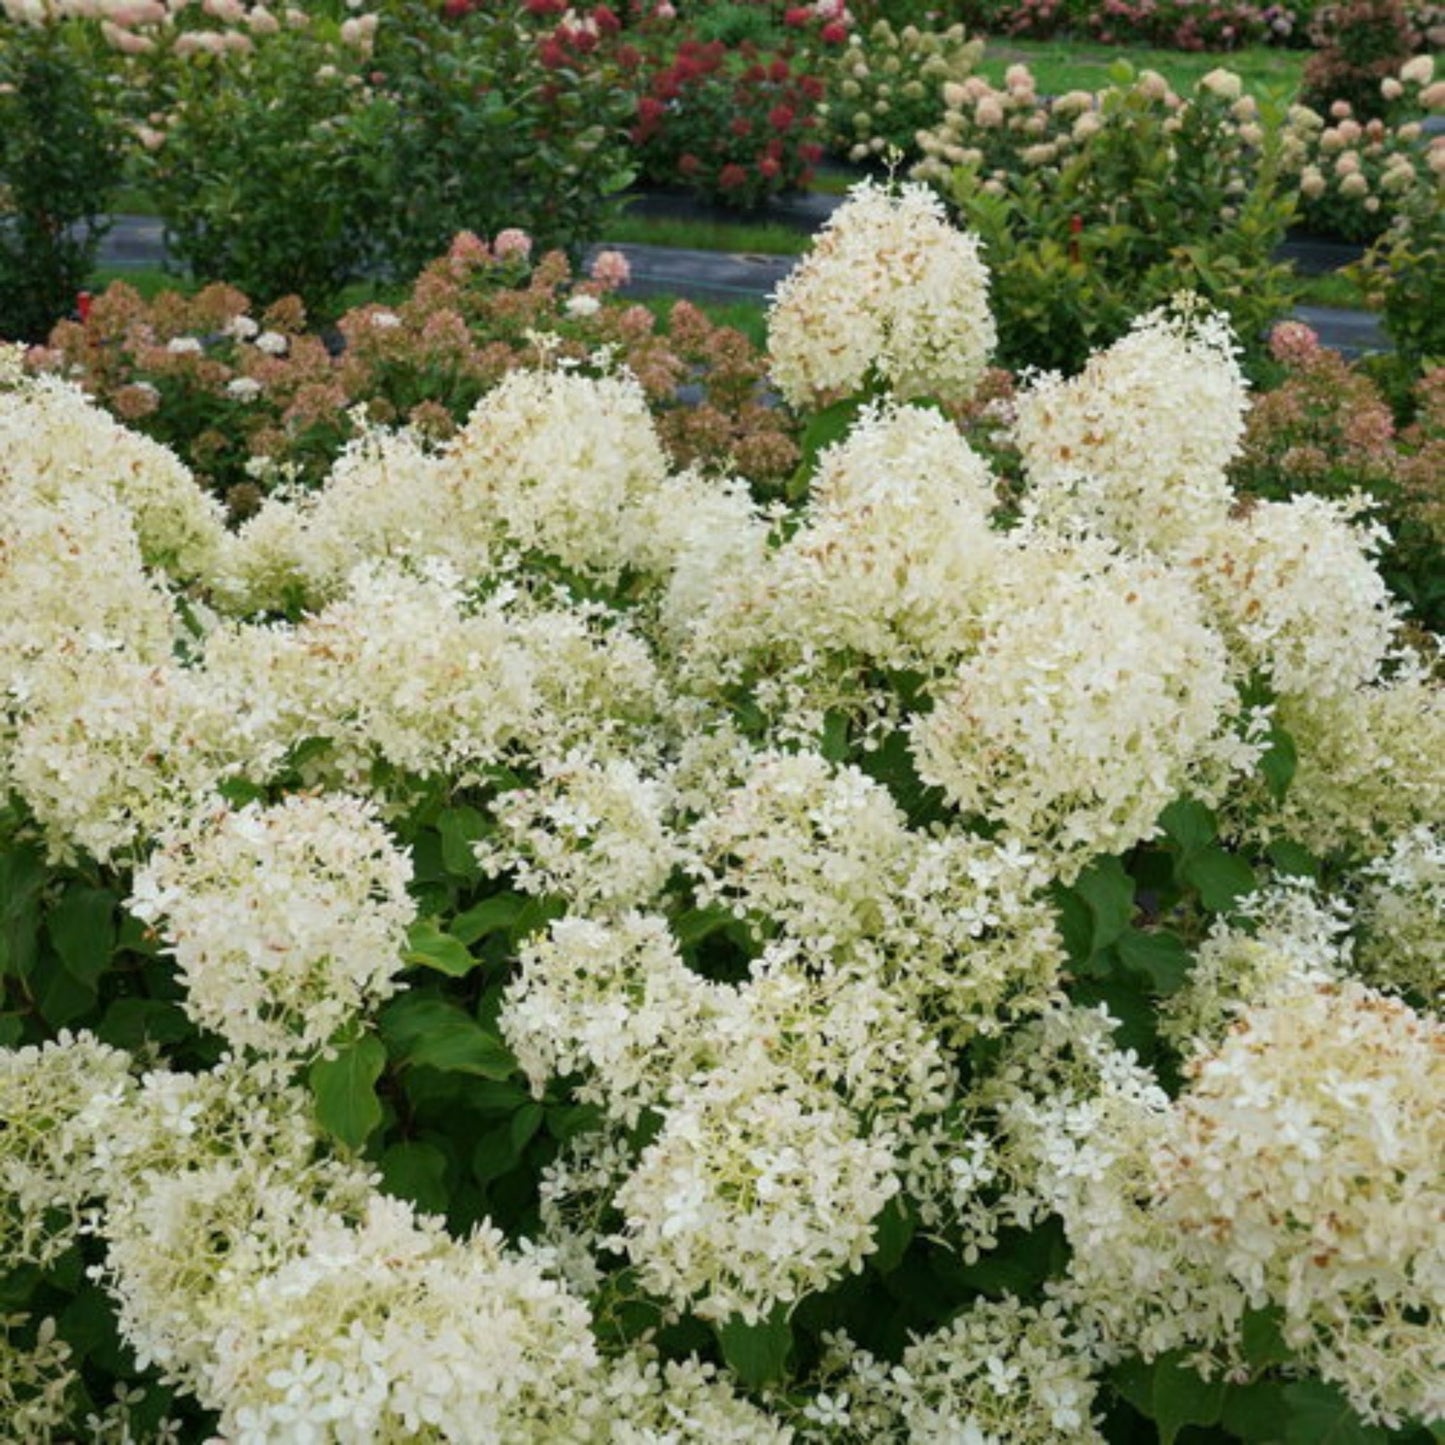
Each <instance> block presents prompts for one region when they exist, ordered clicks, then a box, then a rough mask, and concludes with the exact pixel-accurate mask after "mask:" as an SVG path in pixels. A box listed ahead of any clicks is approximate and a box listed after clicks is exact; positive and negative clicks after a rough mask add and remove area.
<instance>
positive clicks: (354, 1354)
mask: <svg viewBox="0 0 1445 1445" xmlns="http://www.w3.org/2000/svg"><path fill="white" fill-rule="evenodd" d="M303 1242H304V1247H303V1248H302V1249H300V1250H298V1251H296V1252H295V1253H294V1254H293V1256H292V1257H291V1258H289V1259H286V1260H284V1261H282V1262H281V1263H280V1264H279V1265H278V1266H277V1267H276V1268H275V1269H272V1270H268V1271H266V1272H264V1273H259V1274H256V1275H255V1276H253V1278H251V1279H250V1280H248V1281H246V1282H245V1287H244V1288H243V1289H242V1290H241V1291H240V1292H239V1294H238V1296H237V1297H234V1298H232V1299H229V1300H227V1301H226V1302H225V1304H224V1306H222V1307H221V1308H220V1309H219V1310H218V1318H217V1319H216V1321H215V1325H214V1326H213V1328H214V1338H215V1345H216V1348H215V1357H214V1361H213V1362H212V1363H211V1365H210V1367H209V1369H208V1370H207V1373H206V1378H205V1380H204V1382H203V1385H202V1390H201V1391H200V1393H201V1395H202V1398H207V1397H209V1398H210V1399H213V1400H216V1401H218V1402H220V1404H221V1421H220V1424H221V1429H222V1430H223V1431H224V1432H225V1435H226V1437H227V1438H228V1439H230V1440H234V1441H235V1442H236V1445H268V1442H271V1441H275V1440H278V1439H283V1438H295V1439H302V1438H306V1435H307V1434H308V1433H309V1434H311V1435H312V1437H313V1438H323V1439H328V1440H334V1441H336V1442H337V1445H374V1442H401V1441H407V1440H417V1439H434V1440H467V1439H486V1440H524V1439H549V1440H558V1441H585V1440H588V1439H589V1438H592V1437H591V1435H590V1431H589V1429H588V1427H587V1425H586V1423H585V1422H586V1417H587V1415H588V1414H589V1413H590V1404H591V1398H592V1396H593V1395H594V1393H595V1392H596V1391H597V1388H598V1385H599V1384H600V1383H601V1381H600V1380H599V1379H598V1378H597V1376H598V1375H599V1374H600V1362H599V1358H598V1353H597V1347H596V1344H595V1342H594V1340H593V1338H592V1332H591V1328H590V1325H591V1321H590V1317H589V1315H588V1312H587V1308H586V1306H585V1305H584V1304H583V1303H582V1301H581V1300H578V1299H575V1298H573V1297H572V1296H570V1295H569V1294H568V1293H567V1292H566V1291H565V1290H564V1289H563V1288H562V1287H561V1286H560V1285H558V1284H557V1283H556V1282H555V1281H554V1280H552V1279H549V1278H548V1277H547V1275H546V1274H545V1273H544V1272H543V1269H542V1267H541V1264H542V1262H540V1261H537V1260H534V1259H531V1258H528V1257H527V1256H526V1255H513V1254H510V1253H508V1252H507V1251H506V1249H505V1248H504V1243H503V1239H502V1236H501V1234H500V1232H499V1231H497V1230H495V1229H492V1228H490V1227H487V1226H483V1227H481V1228H479V1229H477V1230H475V1231H474V1232H473V1233H472V1234H471V1235H469V1236H468V1237H467V1238H465V1239H460V1240H457V1239H452V1238H450V1237H449V1236H448V1235H447V1233H446V1231H445V1229H444V1227H443V1225H442V1222H441V1221H440V1220H438V1219H432V1218H427V1217H423V1216H418V1215H417V1214H415V1213H414V1211H413V1210H412V1207H411V1206H410V1205H409V1204H406V1203H404V1202H402V1201H401V1200H395V1199H389V1198H386V1197H385V1196H383V1195H379V1194H378V1195H373V1196H372V1198H371V1199H370V1200H369V1201H368V1203H367V1206H366V1208H365V1211H364V1213H363V1214H362V1216H361V1218H360V1219H358V1220H356V1221H355V1222H353V1221H350V1220H347V1219H342V1218H339V1217H335V1216H333V1217H331V1218H324V1219H320V1220H318V1221H316V1222H315V1223H314V1224H313V1225H312V1227H311V1228H310V1229H309V1231H308V1232H307V1234H306V1235H305V1236H303ZM307 1427H310V1428H309V1430H308V1428H307Z"/></svg>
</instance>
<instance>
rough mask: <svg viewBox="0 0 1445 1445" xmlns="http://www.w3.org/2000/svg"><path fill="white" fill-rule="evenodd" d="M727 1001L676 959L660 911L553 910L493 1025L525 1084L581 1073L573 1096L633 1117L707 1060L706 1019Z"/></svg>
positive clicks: (710, 1021) (710, 1057)
mask: <svg viewBox="0 0 1445 1445" xmlns="http://www.w3.org/2000/svg"><path fill="white" fill-rule="evenodd" d="M734 1007H735V1003H734V999H733V995H732V992H731V990H729V989H726V988H724V987H721V986H719V985H717V984H714V983H710V982H709V981H708V980H707V979H705V978H703V977H702V976H701V975H699V974H696V973H694V972H693V971H692V970H691V969H690V968H688V966H687V965H686V964H685V963H684V962H683V959H682V955H681V953H680V952H679V950H678V947H677V943H676V941H675V939H674V938H673V936H672V933H671V931H670V929H669V928H668V925H667V922H666V920H665V919H663V918H660V917H656V916H650V915H647V914H630V915H627V916H624V917H622V918H618V919H613V920H610V921H602V920H597V919H587V918H563V919H559V920H558V921H557V922H555V923H553V924H552V927H551V929H550V931H549V933H548V936H547V937H546V938H545V939H532V940H529V941H528V942H527V943H526V944H525V945H524V946H523V948H522V952H521V971H520V972H519V974H518V975H517V977H516V978H515V979H514V980H513V981H512V982H511V983H510V984H509V985H508V987H507V991H506V994H505V997H504V1000H503V1004H502V1011H501V1014H500V1016H499V1018H498V1025H499V1027H500V1028H501V1031H502V1034H503V1037H505V1039H506V1040H507V1043H508V1045H509V1046H510V1048H511V1050H512V1052H513V1053H514V1054H515V1055H516V1057H517V1062H518V1063H519V1064H520V1065H521V1068H522V1071H523V1072H524V1073H525V1074H526V1075H527V1077H528V1079H529V1080H530V1081H531V1084H532V1088H533V1090H534V1092H536V1093H538V1094H540V1093H541V1092H542V1090H543V1088H544V1087H545V1085H546V1083H547V1081H548V1079H550V1078H552V1077H555V1076H559V1075H566V1074H571V1073H581V1074H582V1075H583V1078H582V1081H581V1082H580V1084H579V1085H578V1090H577V1094H578V1098H579V1099H582V1100H585V1101H595V1102H597V1103H600V1104H601V1105H602V1106H603V1108H605V1109H606V1110H607V1111H608V1113H609V1114H612V1115H614V1116H615V1117H617V1118H620V1119H622V1120H624V1121H625V1122H627V1123H629V1124H634V1123H636V1121H637V1119H638V1117H639V1116H640V1114H641V1112H642V1110H643V1109H645V1108H649V1107H651V1106H652V1105H653V1104H655V1103H656V1102H658V1101H659V1100H660V1099H661V1098H662V1097H663V1096H664V1094H665V1093H666V1092H667V1089H668V1086H669V1084H670V1083H671V1082H672V1080H673V1079H675V1078H686V1077H688V1076H689V1075H691V1074H693V1073H694V1072H696V1071H697V1070H698V1069H700V1068H706V1067H710V1066H712V1065H714V1064H716V1063H717V1061H718V1043H719V1039H718V1035H717V1032H716V1028H715V1024H716V1020H717V1017H718V1016H719V1015H720V1014H722V1013H723V1012H725V1011H726V1010H728V1009H730V1008H734Z"/></svg>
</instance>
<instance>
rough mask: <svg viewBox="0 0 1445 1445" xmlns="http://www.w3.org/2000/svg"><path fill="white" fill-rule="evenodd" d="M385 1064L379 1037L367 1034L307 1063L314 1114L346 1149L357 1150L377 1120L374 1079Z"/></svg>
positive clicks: (377, 1105)
mask: <svg viewBox="0 0 1445 1445" xmlns="http://www.w3.org/2000/svg"><path fill="white" fill-rule="evenodd" d="M385 1067H386V1050H385V1049H384V1048H383V1047H382V1044H381V1040H380V1039H376V1038H372V1037H371V1036H370V1035H367V1036H366V1037H364V1038H360V1039H357V1040H355V1042H353V1043H349V1044H345V1045H343V1046H342V1047H341V1048H340V1049H338V1050H337V1052H336V1057H335V1058H332V1059H318V1060H317V1061H316V1062H315V1063H314V1064H312V1066H311V1073H310V1084H311V1096H312V1098H313V1099H314V1100H315V1102H316V1117H317V1119H318V1120H319V1121H320V1123H321V1127H322V1128H323V1129H325V1130H326V1132H327V1133H328V1134H330V1135H331V1136H332V1137H333V1138H335V1139H339V1140H340V1141H341V1142H342V1143H343V1144H345V1145H347V1146H348V1147H349V1148H352V1149H360V1148H361V1146H362V1145H363V1144H365V1143H366V1141H367V1138H368V1137H369V1136H370V1134H371V1131H372V1130H373V1129H375V1128H376V1127H377V1125H378V1124H380V1123H381V1101H380V1100H379V1099H378V1098H377V1097H376V1081H377V1080H378V1079H379V1078H380V1077H381V1071H382V1070H383V1069H384V1068H385Z"/></svg>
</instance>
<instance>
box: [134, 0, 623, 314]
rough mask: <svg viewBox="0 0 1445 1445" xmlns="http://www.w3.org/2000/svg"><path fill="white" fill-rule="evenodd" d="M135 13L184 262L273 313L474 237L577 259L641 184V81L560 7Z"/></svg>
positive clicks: (153, 156)
mask: <svg viewBox="0 0 1445 1445" xmlns="http://www.w3.org/2000/svg"><path fill="white" fill-rule="evenodd" d="M115 13H116V15H117V16H122V17H123V18H125V19H126V21H127V24H126V26H125V27H123V28H118V27H117V26H115V25H111V27H110V28H111V31H113V32H114V35H113V37H112V38H113V42H114V43H115V44H117V45H119V46H121V47H122V49H123V50H124V52H125V54H126V55H127V56H128V60H127V64H128V66H129V72H130V80H131V83H132V85H133V86H134V88H135V91H136V94H137V96H138V97H139V98H138V100H137V102H136V104H137V105H138V106H139V109H140V114H141V115H142V116H143V117H144V123H141V124H138V125H137V139H138V142H139V144H138V147H137V169H138V173H139V177H140V180H141V181H142V183H143V184H144V185H145V186H146V188H147V190H148V192H149V194H150V196H151V198H152V200H153V201H154V203H155V205H156V207H157V209H158V211H159V212H160V214H161V216H162V218H163V219H164V220H165V223H166V231H167V240H168V244H169V246H170V249H171V252H172V254H173V255H174V256H175V257H176V258H177V260H178V261H179V262H180V263H181V264H183V265H184V266H186V267H187V268H188V269H189V270H190V271H191V273H192V275H193V276H195V277H196V278H198V279H201V280H209V281H219V280H222V279H224V280H227V281H229V282H231V283H232V284H234V285H237V286H240V287H241V288H242V289H244V290H246V291H247V292H249V293H250V294H252V295H253V296H255V297H256V298H257V299H258V300H260V301H262V302H272V301H275V300H277V299H279V298H281V297H283V296H286V295H288V294H295V295H297V296H299V297H301V299H302V300H303V301H305V302H306V303H307V304H308V305H309V306H311V307H312V309H313V310H324V309H326V308H327V307H329V306H332V305H334V304H335V303H336V301H337V298H338V296H339V294H340V292H341V290H342V288H343V287H344V286H345V285H346V284H347V283H348V282H350V281H354V280H356V279H358V278H360V277H362V276H371V277H373V278H375V277H378V276H380V277H389V278H391V279H398V278H402V277H410V276H411V275H413V274H414V273H415V272H416V270H417V269H418V268H419V267H420V266H421V265H422V264H423V263H424V262H425V261H426V260H427V259H428V258H430V257H432V256H434V255H435V254H436V253H437V252H438V251H439V250H440V249H441V248H442V247H444V246H445V245H446V243H447V241H448V240H449V239H450V238H451V236H452V235H453V234H455V233H456V232H457V231H458V230H461V229H464V228H472V227H475V228H477V229H480V230H483V231H490V230H494V229H496V230H499V229H501V228H502V227H503V226H504V225H505V224H506V223H507V222H513V223H517V224H520V225H523V226H525V227H527V229H528V230H529V231H530V232H531V233H532V234H533V235H535V236H536V237H537V238H538V240H539V242H540V243H542V244H544V245H547V246H549V247H550V246H559V247H572V248H576V247H578V246H580V245H581V244H582V242H583V241H585V240H591V239H593V237H594V236H595V234H596V231H597V228H598V222H599V217H600V216H601V215H602V214H604V213H605V210H606V206H607V204H608V198H609V197H610V196H612V195H613V194H614V193H615V192H616V191H617V190H618V189H619V188H620V187H621V186H622V185H623V184H625V182H626V179H627V173H626V170H625V166H624V164H623V156H622V150H623V139H624V136H623V125H624V121H625V118H626V116H627V114H628V111H629V109H630V106H631V91H630V87H629V85H628V84H625V83H624V78H623V76H622V75H621V74H620V72H619V68H618V66H616V65H614V64H611V63H608V64H603V63H601V61H594V60H593V59H592V58H590V56H587V52H586V50H585V48H584V47H582V46H581V42H580V39H579V37H580V36H582V35H584V34H587V33H589V32H584V31H583V30H581V29H580V28H575V27H568V26H561V25H558V24H557V23H556V21H555V20H549V18H548V17H546V16H542V17H540V18H539V19H537V20H535V21H534V20H532V19H529V18H528V17H527V16H526V15H525V14H521V13H510V12H506V11H501V10H493V11H481V10H479V11H476V12H471V11H467V10H465V8H463V10H461V11H459V12H457V13H455V14H452V15H445V14H442V13H441V12H439V11H437V10H436V9H435V8H434V7H432V6H430V5H427V4H423V3H410V0H394V3H390V4H388V5H386V6H384V7H382V8H381V9H379V10H378V11H375V12H368V13H365V14H356V15H351V16H349V17H348V18H347V19H345V20H342V21H341V22H340V23H337V22H336V21H335V20H334V19H331V18H328V17H327V16H326V15H325V14H324V13H321V12H318V13H316V14H314V15H308V14H305V13H303V12H301V11H298V10H295V9H292V10H290V11H287V12H286V13H285V14H284V15H282V16H281V17H279V18H278V16H276V15H274V14H273V13H272V12H271V11H270V10H269V9H267V8H266V7H265V6H264V5H259V4H258V5H249V6H248V5H247V4H245V3H243V0H211V3H210V4H209V5H206V6H202V7H199V8H183V9H177V10H175V11H171V10H168V9H166V8H165V7H163V6H159V5H157V6H140V7H135V8H133V9H129V10H126V11H124V12H122V11H119V10H118V11H116V12H115ZM614 24H615V21H614ZM584 56H587V58H586V62H585V63H579V62H581V61H582V60H583V59H584Z"/></svg>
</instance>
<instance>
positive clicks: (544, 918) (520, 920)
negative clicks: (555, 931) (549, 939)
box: [507, 898, 567, 947]
mask: <svg viewBox="0 0 1445 1445" xmlns="http://www.w3.org/2000/svg"><path fill="white" fill-rule="evenodd" d="M566 911H567V904H566V903H565V902H564V901H563V900H562V899H561V898H528V899H527V900H526V901H525V902H524V903H523V905H522V907H521V908H520V909H519V910H518V911H517V917H516V919H515V920H514V921H513V923H512V926H511V928H509V929H508V930H507V937H508V938H509V939H510V940H511V942H512V945H513V946H514V947H515V946H516V945H517V944H519V943H521V942H522V940H523V939H525V938H527V937H529V936H530V935H531V934H533V933H539V932H541V930H542V929H544V928H546V926H547V925H548V924H549V923H551V922H552V920H553V919H554V918H561V916H562V915H563V914H564V913H566Z"/></svg>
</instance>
